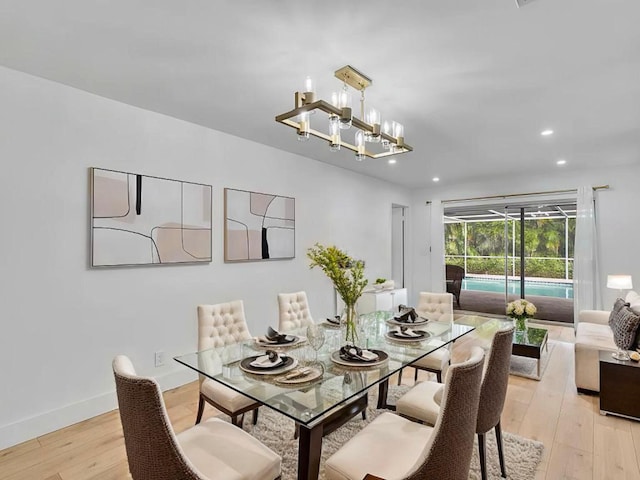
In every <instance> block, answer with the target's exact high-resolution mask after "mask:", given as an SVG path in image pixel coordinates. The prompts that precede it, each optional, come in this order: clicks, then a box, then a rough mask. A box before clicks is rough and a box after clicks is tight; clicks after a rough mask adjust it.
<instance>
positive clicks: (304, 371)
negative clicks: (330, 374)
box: [284, 367, 313, 380]
mask: <svg viewBox="0 0 640 480" xmlns="http://www.w3.org/2000/svg"><path fill="white" fill-rule="evenodd" d="M311 372H313V369H311V368H309V367H302V368H298V369H296V370H294V371H293V372H291V373H288V374H287V375H285V376H284V379H285V380H294V379H298V378H302V377H306V376H307V375H309V374H310V373H311Z"/></svg>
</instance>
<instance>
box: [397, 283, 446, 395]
mask: <svg viewBox="0 0 640 480" xmlns="http://www.w3.org/2000/svg"><path fill="white" fill-rule="evenodd" d="M416 313H417V314H418V315H420V316H421V317H424V318H428V319H429V320H431V321H436V322H451V321H452V320H453V295H452V294H450V293H430V292H420V297H419V299H418V306H417V307H416ZM449 348H450V347H448V346H447V347H442V348H439V349H438V350H436V351H435V352H433V353H430V354H429V355H427V356H426V357H423V358H421V359H420V360H416V361H415V362H413V363H412V364H411V366H412V367H413V368H415V369H416V370H415V374H414V381H417V380H418V370H426V371H428V372H431V373H435V374H436V378H437V380H438V382H440V383H442V377H443V375H444V374H445V373H447V368H449V365H450V363H451V352H450V350H449ZM401 382H402V370H400V373H399V374H398V385H400V383H401Z"/></svg>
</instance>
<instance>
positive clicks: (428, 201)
mask: <svg viewBox="0 0 640 480" xmlns="http://www.w3.org/2000/svg"><path fill="white" fill-rule="evenodd" d="M591 188H592V189H593V190H608V189H609V185H597V186H595V187H591ZM577 191H578V189H577V188H570V189H568V190H548V191H546V192H529V193H507V194H505V195H490V196H487V197H469V198H452V199H449V200H442V202H441V203H451V202H468V201H471V200H491V199H494V198H511V197H528V196H531V195H552V194H555V193H576V192H577ZM430 203H431V200H427V202H426V204H427V205H429V204H430Z"/></svg>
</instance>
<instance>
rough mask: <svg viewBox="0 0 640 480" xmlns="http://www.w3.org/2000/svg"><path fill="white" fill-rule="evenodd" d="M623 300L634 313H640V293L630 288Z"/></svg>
mask: <svg viewBox="0 0 640 480" xmlns="http://www.w3.org/2000/svg"><path fill="white" fill-rule="evenodd" d="M625 301H626V302H627V303H628V304H629V307H630V308H631V310H633V311H634V313H637V314H638V315H640V294H638V293H636V292H634V291H633V290H631V291H629V293H627V297H626V298H625Z"/></svg>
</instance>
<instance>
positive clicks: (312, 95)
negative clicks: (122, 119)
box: [304, 77, 316, 105]
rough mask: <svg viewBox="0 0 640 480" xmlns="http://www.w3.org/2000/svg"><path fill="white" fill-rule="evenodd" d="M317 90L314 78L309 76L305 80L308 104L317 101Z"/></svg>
mask: <svg viewBox="0 0 640 480" xmlns="http://www.w3.org/2000/svg"><path fill="white" fill-rule="evenodd" d="M315 96H316V95H315V92H314V90H313V80H312V79H311V77H307V78H306V79H305V81H304V104H305V105H308V104H310V103H313V102H314V101H315Z"/></svg>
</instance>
